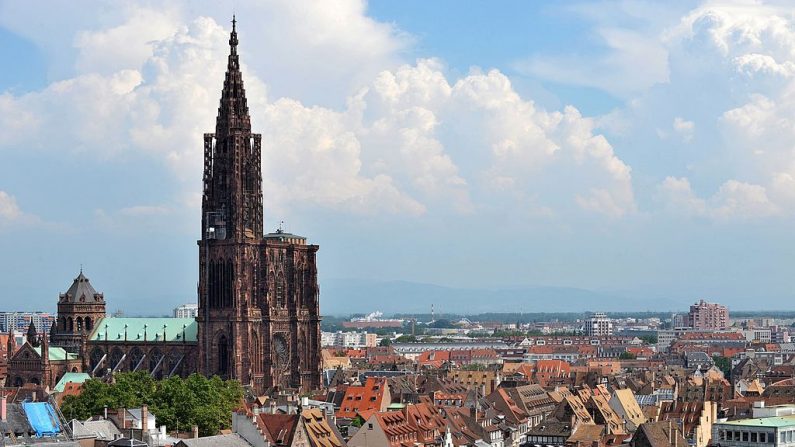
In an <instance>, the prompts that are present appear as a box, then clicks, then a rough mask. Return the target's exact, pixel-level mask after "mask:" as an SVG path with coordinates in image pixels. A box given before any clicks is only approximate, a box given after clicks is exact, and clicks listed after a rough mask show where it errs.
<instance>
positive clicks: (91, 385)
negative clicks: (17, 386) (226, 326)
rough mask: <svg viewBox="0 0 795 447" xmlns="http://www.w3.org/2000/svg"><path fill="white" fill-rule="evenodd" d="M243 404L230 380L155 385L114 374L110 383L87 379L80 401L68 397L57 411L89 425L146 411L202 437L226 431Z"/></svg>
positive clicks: (141, 377) (198, 378)
mask: <svg viewBox="0 0 795 447" xmlns="http://www.w3.org/2000/svg"><path fill="white" fill-rule="evenodd" d="M242 399H243V387H242V386H241V385H240V383H239V382H237V381H234V380H226V381H224V380H221V379H220V378H218V377H217V376H215V377H212V378H209V379H208V378H206V377H204V376H202V375H199V374H192V375H190V376H188V378H186V379H183V378H181V377H178V376H174V377H170V378H168V379H164V380H160V381H158V380H155V379H153V378H152V377H151V376H150V375H149V374H148V373H146V372H140V371H139V372H133V373H117V374H114V383H112V384H108V383H105V382H103V381H101V380H99V379H90V380H87V381H86V382H85V383H84V384H83V392H82V393H81V394H80V395H79V396H67V397H66V398H65V399H64V403H63V405H62V406H61V411H62V412H63V414H64V416H65V417H67V418H77V419H88V418H90V417H91V416H93V415H98V414H102V413H103V411H104V408H105V407H107V408H109V409H116V408H138V407H140V406H141V405H148V406H149V411H151V412H152V414H154V415H155V417H156V418H157V423H158V425H165V426H166V427H168V428H171V429H176V430H180V429H182V430H187V429H188V428H190V427H191V426H193V425H198V426H199V433H201V435H202V436H211V435H214V434H216V433H218V431H219V430H221V429H225V428H230V426H231V423H232V411H233V410H234V409H235V408H237V407H238V406H239V405H240V403H241V402H242Z"/></svg>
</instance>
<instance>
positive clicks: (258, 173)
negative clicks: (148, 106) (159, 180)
mask: <svg viewBox="0 0 795 447" xmlns="http://www.w3.org/2000/svg"><path fill="white" fill-rule="evenodd" d="M232 23H233V25H232V33H231V36H230V39H229V46H230V54H229V57H228V61H227V71H226V76H225V79H224V85H223V90H222V92H221V101H220V106H219V108H218V116H217V119H216V126H215V133H208V134H205V135H204V175H203V184H204V191H203V195H202V239H201V240H200V241H199V242H198V245H199V290H198V295H199V311H198V317H197V321H198V322H199V333H198V343H199V351H200V356H199V369H200V371H201V372H203V373H204V374H206V375H219V376H221V377H224V378H230V379H237V380H239V381H240V382H242V383H243V384H250V385H251V386H252V387H253V388H254V389H255V390H258V391H261V390H264V389H265V388H269V387H274V386H278V387H283V388H284V387H289V388H301V389H314V388H319V387H320V385H321V383H320V368H321V359H320V315H319V305H318V295H319V288H318V285H317V266H316V262H315V259H316V253H317V250H318V246H317V245H309V244H307V243H306V238H304V237H301V236H296V235H292V234H289V233H286V232H284V231H282V230H281V229H279V230H277V231H275V232H273V233H269V234H263V212H262V207H263V205H262V197H263V196H262V170H261V154H260V151H261V135H260V134H255V133H252V132H251V118H250V115H249V110H248V104H247V101H246V93H245V89H244V88H243V77H242V74H241V72H240V63H239V56H238V54H237V45H238V39H237V32H236V30H235V26H234V24H235V22H234V20H233V22H232Z"/></svg>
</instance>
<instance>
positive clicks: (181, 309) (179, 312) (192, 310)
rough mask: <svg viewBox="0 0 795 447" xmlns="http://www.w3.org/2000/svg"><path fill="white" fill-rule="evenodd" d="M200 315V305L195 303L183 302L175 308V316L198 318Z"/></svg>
mask: <svg viewBox="0 0 795 447" xmlns="http://www.w3.org/2000/svg"><path fill="white" fill-rule="evenodd" d="M198 315H199V305H198V304H195V303H188V304H183V305H181V306H178V307H175V308H174V318H196V317H197V316H198Z"/></svg>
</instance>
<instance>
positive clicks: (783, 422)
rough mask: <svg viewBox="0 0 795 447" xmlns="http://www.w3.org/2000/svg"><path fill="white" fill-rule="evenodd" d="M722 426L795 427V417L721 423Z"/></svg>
mask: <svg viewBox="0 0 795 447" xmlns="http://www.w3.org/2000/svg"><path fill="white" fill-rule="evenodd" d="M719 424H721V425H737V426H742V427H775V428H782V427H792V426H795V416H775V417H769V418H755V419H738V420H736V421H727V422H720V423H719Z"/></svg>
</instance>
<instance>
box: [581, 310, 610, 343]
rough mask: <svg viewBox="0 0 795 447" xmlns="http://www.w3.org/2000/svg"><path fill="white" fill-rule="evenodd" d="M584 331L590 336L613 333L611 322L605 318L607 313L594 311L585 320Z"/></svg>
mask: <svg viewBox="0 0 795 447" xmlns="http://www.w3.org/2000/svg"><path fill="white" fill-rule="evenodd" d="M585 333H586V334H587V335H588V336H590V337H601V336H607V335H613V322H612V321H611V320H610V319H609V318H607V314H605V313H602V312H595V313H594V314H593V315H591V317H590V318H588V319H587V320H585Z"/></svg>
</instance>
